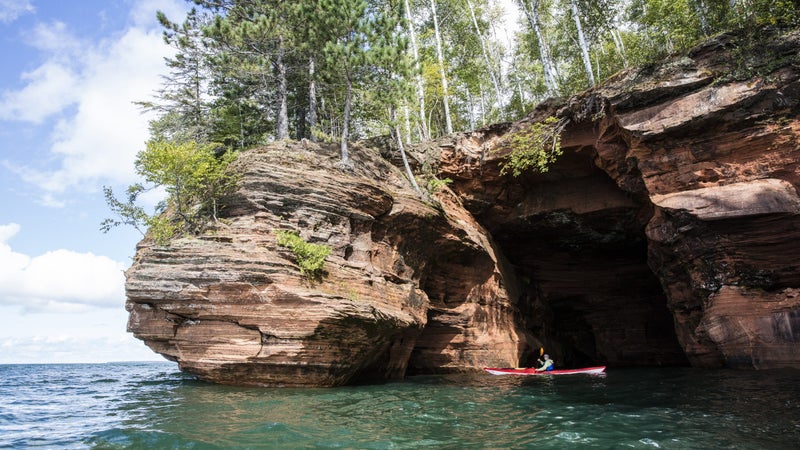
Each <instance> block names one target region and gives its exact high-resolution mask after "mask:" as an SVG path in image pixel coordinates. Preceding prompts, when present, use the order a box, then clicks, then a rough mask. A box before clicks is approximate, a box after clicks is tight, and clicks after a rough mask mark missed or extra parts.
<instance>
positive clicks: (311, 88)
mask: <svg viewBox="0 0 800 450" xmlns="http://www.w3.org/2000/svg"><path fill="white" fill-rule="evenodd" d="M314 66H315V64H314V58H313V57H312V58H309V59H308V129H309V132H310V133H311V140H312V141H316V140H317V138H316V136H315V135H314V131H316V128H317V81H316V73H315V67H314Z"/></svg>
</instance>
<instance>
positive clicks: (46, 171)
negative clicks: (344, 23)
mask: <svg viewBox="0 0 800 450" xmlns="http://www.w3.org/2000/svg"><path fill="white" fill-rule="evenodd" d="M187 5H188V4H187V2H185V1H183V0H79V1H63V0H0V49H2V52H0V54H1V55H2V60H3V63H2V64H0V363H56V362H59V363H73V362H107V361H141V360H161V357H160V356H158V355H157V354H155V353H153V352H152V351H151V350H149V349H148V348H147V347H146V346H145V345H144V344H143V343H142V342H141V341H139V340H137V339H135V338H133V336H132V335H131V334H129V333H127V332H126V329H125V328H126V322H127V312H126V311H125V292H124V282H125V278H124V274H123V271H124V270H125V269H126V268H128V267H129V266H130V263H131V258H132V257H133V254H134V251H135V248H136V243H137V242H138V241H139V240H140V239H141V235H140V234H139V233H138V232H137V231H136V230H133V229H132V228H131V229H126V228H121V227H118V228H116V229H114V230H112V231H111V232H109V233H107V234H103V233H102V232H100V223H101V222H102V221H103V219H105V218H107V217H110V216H111V215H110V213H109V211H108V208H107V206H106V204H105V200H104V198H103V190H102V188H103V186H111V187H112V188H114V189H115V191H117V192H123V191H124V189H125V187H126V186H128V185H129V184H131V183H133V182H135V181H137V179H136V177H135V173H134V165H133V162H134V159H135V155H136V153H137V152H138V151H139V150H141V149H142V148H143V146H144V142H145V141H146V140H147V122H148V120H149V118H148V117H147V116H146V115H145V114H143V113H142V111H141V110H140V109H139V108H138V107H137V106H136V105H134V104H133V102H135V101H141V100H147V99H150V98H152V95H153V93H154V92H155V91H156V89H157V88H158V87H159V83H160V74H162V73H165V66H164V57H167V56H169V55H171V50H170V48H169V47H168V46H166V45H165V44H164V43H163V41H162V38H161V29H160V25H159V24H158V22H157V21H156V19H155V16H156V11H158V10H161V11H164V12H165V13H167V16H168V17H170V18H174V19H175V20H177V21H180V19H182V18H183V17H184V16H185V11H186V9H187Z"/></svg>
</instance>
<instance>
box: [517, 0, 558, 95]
mask: <svg viewBox="0 0 800 450" xmlns="http://www.w3.org/2000/svg"><path fill="white" fill-rule="evenodd" d="M519 3H520V5H521V6H522V9H523V10H524V11H525V15H526V16H527V17H528V22H529V23H530V25H531V28H532V29H533V32H534V33H535V34H536V40H537V41H538V43H539V55H540V58H541V61H542V69H543V70H544V85H545V88H546V89H547V94H548V95H551V96H555V95H558V90H559V89H558V75H557V74H556V70H555V66H554V65H553V60H552V59H551V58H550V49H549V48H548V47H547V43H546V42H545V40H544V35H543V34H542V27H541V21H540V20H539V0H530V4H529V5H526V4H525V0H519Z"/></svg>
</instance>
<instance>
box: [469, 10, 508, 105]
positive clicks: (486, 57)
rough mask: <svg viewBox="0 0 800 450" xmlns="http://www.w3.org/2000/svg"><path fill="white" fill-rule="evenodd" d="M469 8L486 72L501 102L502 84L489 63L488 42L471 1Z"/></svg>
mask: <svg viewBox="0 0 800 450" xmlns="http://www.w3.org/2000/svg"><path fill="white" fill-rule="evenodd" d="M467 7H468V8H469V15H470V17H472V24H473V25H474V26H475V34H476V35H477V36H478V40H479V41H480V43H481V50H482V51H483V59H484V61H485V62H486V70H487V72H488V73H489V76H490V77H491V78H492V84H494V92H495V95H496V99H497V102H500V101H502V98H503V94H502V93H501V92H500V83H498V81H497V75H496V74H495V71H494V69H492V63H491V62H489V55H488V54H487V53H486V42H485V41H484V39H483V33H481V29H480V27H478V20H477V19H476V18H475V8H474V7H473V6H472V1H471V0H467Z"/></svg>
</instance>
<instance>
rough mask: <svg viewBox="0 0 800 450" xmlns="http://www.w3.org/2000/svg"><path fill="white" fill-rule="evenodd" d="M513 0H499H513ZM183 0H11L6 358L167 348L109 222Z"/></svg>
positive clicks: (4, 93) (130, 237)
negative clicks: (149, 323) (138, 299)
mask: <svg viewBox="0 0 800 450" xmlns="http://www.w3.org/2000/svg"><path fill="white" fill-rule="evenodd" d="M510 2H511V0H502V1H501V3H506V4H510ZM189 6H190V5H189V2H186V1H184V0H74V1H64V0H0V50H1V52H0V55H1V56H2V64H0V364H9V363H90V362H92V363H93V362H110V361H150V360H153V361H157V360H162V358H161V357H160V356H159V355H157V354H155V353H153V352H152V351H151V350H150V349H148V348H147V347H146V346H145V345H144V344H143V343H142V342H141V341H139V340H138V339H135V338H134V337H133V336H132V335H131V334H130V333H127V332H126V322H127V317H128V314H127V312H126V311H125V291H124V283H125V277H124V271H125V269H127V268H128V267H129V266H130V264H131V261H132V257H133V255H134V252H135V248H136V243H137V242H138V241H139V240H140V239H141V237H142V236H141V235H140V234H139V232H138V231H136V230H134V229H132V228H124V227H118V228H116V229H113V230H111V231H110V232H109V233H106V234H104V233H102V232H101V231H100V224H101V222H102V221H103V220H104V219H105V218H108V217H111V214H110V212H109V210H108V207H107V206H106V203H105V200H104V198H103V186H110V187H112V188H113V189H114V191H115V192H118V193H121V192H124V190H125V188H126V187H127V186H128V185H130V184H132V183H134V182H136V181H138V180H137V178H136V175H135V172H134V160H135V157H136V153H137V152H138V151H140V150H141V149H142V148H143V147H144V142H145V141H146V140H147V137H148V132H147V123H148V120H150V118H151V117H148V115H146V114H144V113H143V112H142V110H141V109H140V108H139V107H137V106H136V105H135V104H134V102H136V101H143V100H148V99H151V98H152V96H153V93H154V92H155V91H156V90H157V89H158V88H159V86H160V80H161V78H160V76H161V75H162V74H164V73H166V68H165V65H164V58H165V57H169V56H170V55H171V54H172V51H171V49H170V48H169V47H168V46H167V45H166V44H164V42H163V40H162V38H161V27H160V25H159V24H158V22H157V21H156V19H155V17H156V11H163V12H165V13H166V14H167V17H169V18H171V19H172V20H174V21H177V22H180V21H182V19H183V18H184V17H185V13H186V11H187V9H188V8H189Z"/></svg>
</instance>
